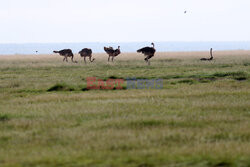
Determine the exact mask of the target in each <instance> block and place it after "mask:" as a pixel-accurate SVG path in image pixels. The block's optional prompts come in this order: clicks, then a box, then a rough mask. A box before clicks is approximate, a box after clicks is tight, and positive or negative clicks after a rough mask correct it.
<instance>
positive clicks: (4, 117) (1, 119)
mask: <svg viewBox="0 0 250 167" xmlns="http://www.w3.org/2000/svg"><path fill="white" fill-rule="evenodd" d="M8 120H10V116H9V115H7V114H1V113H0V122H5V121H8Z"/></svg>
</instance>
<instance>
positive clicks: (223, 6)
mask: <svg viewBox="0 0 250 167" xmlns="http://www.w3.org/2000/svg"><path fill="white" fill-rule="evenodd" d="M184 11H187V13H186V14H185V13H184ZM0 21H1V23H0V25H1V26H0V43H32V42H36V43H47V42H137V41H138V42H139V41H155V42H160V41H250V0H0Z"/></svg>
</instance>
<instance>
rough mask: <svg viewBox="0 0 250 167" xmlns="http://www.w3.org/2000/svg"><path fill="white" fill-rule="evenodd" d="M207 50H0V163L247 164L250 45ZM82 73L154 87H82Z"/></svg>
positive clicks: (81, 166)
mask: <svg viewBox="0 0 250 167" xmlns="http://www.w3.org/2000/svg"><path fill="white" fill-rule="evenodd" d="M214 56H215V61H212V62H200V61H199V58H201V57H209V54H208V53H206V52H190V53H184V52H183V53H158V54H157V55H156V57H155V58H154V59H153V60H152V62H151V66H147V65H146V64H145V62H143V56H140V55H137V54H132V53H131V54H122V55H121V56H119V57H117V59H116V62H115V63H107V57H106V55H103V54H97V55H95V56H94V57H95V58H96V59H97V61H96V62H95V63H93V64H87V65H85V64H84V63H83V60H81V62H80V63H77V64H74V63H63V62H62V57H59V56H55V55H30V56H25V55H13V56H0V167H163V166H171V167H189V166H190V167H223V166H225V167H226V166H228V167H236V166H237V167H250V52H248V51H231V52H226V51H225V52H215V53H214ZM76 59H78V60H80V58H79V57H77V58H76ZM87 77H97V78H99V79H104V80H105V79H108V78H127V77H137V78H145V79H152V78H162V79H164V88H163V89H161V90H110V91H104V90H103V91H101V90H98V91H93V90H89V91H86V89H84V88H86V78H87ZM55 85H61V86H62V87H63V88H62V89H59V90H56V91H48V90H49V89H50V88H52V87H54V86H55Z"/></svg>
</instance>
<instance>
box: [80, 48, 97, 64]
mask: <svg viewBox="0 0 250 167" xmlns="http://www.w3.org/2000/svg"><path fill="white" fill-rule="evenodd" d="M79 54H80V55H81V57H84V62H85V64H86V57H89V61H90V62H91V63H92V62H93V61H94V60H95V59H94V58H93V59H92V60H91V58H92V50H91V49H88V48H84V49H82V50H81V51H80V52H79Z"/></svg>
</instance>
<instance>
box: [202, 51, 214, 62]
mask: <svg viewBox="0 0 250 167" xmlns="http://www.w3.org/2000/svg"><path fill="white" fill-rule="evenodd" d="M210 55H211V57H210V58H201V59H200V60H201V61H211V60H213V59H214V57H213V48H211V49H210Z"/></svg>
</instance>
